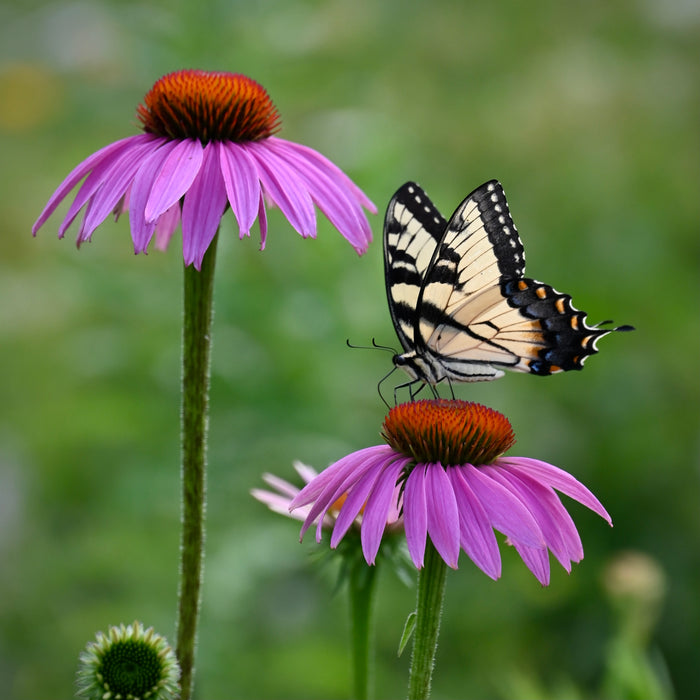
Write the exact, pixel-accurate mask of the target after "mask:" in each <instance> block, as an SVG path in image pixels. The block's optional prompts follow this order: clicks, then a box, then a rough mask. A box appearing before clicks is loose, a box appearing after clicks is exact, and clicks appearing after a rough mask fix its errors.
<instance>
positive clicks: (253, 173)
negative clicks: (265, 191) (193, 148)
mask: <svg viewBox="0 0 700 700" xmlns="http://www.w3.org/2000/svg"><path fill="white" fill-rule="evenodd" d="M219 156H220V158H221V174H222V175H223V178H224V186H225V187H226V196H227V197H228V201H229V204H230V205H231V210H232V211H233V214H234V216H235V217H236V221H238V230H239V237H240V238H243V236H248V235H250V229H251V227H252V225H253V223H254V222H255V218H256V217H257V215H258V204H259V202H260V180H259V179H258V171H257V169H256V167H255V162H254V161H253V159H252V158H251V157H250V156H249V155H248V153H247V152H246V150H245V148H243V146H241V145H239V144H237V143H224V144H222V148H221V150H220V151H219Z"/></svg>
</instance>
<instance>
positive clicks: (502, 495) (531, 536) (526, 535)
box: [455, 464, 545, 547]
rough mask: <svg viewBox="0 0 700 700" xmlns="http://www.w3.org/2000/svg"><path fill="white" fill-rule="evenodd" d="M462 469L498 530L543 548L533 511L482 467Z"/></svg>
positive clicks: (529, 544) (465, 478)
mask: <svg viewBox="0 0 700 700" xmlns="http://www.w3.org/2000/svg"><path fill="white" fill-rule="evenodd" d="M455 468H457V469H460V470H461V472H462V476H463V477H464V480H465V481H466V482H467V484H469V486H470V487H471V489H472V491H473V492H474V493H475V494H476V497H477V498H478V499H479V502H480V503H481V505H482V506H483V507H484V510H485V511H486V513H487V514H488V516H489V520H490V521H491V524H492V525H493V527H494V528H496V530H498V531H499V532H502V533H503V534H504V535H507V536H508V537H510V538H511V539H513V540H517V541H518V542H522V543H523V544H525V545H527V546H529V547H544V546H545V542H544V537H543V536H542V531H541V530H540V528H539V525H538V524H537V522H536V521H535V519H534V518H533V517H532V514H531V513H530V511H529V510H528V509H527V508H526V507H525V506H524V505H523V504H522V503H521V502H520V500H518V499H517V498H516V497H515V496H513V494H512V493H511V492H510V491H509V490H508V489H506V488H504V487H503V485H501V484H499V483H498V482H497V481H494V480H493V479H492V478H491V477H490V476H489V475H488V474H487V473H485V472H484V471H483V469H482V468H476V467H473V466H472V465H471V464H465V465H463V466H461V467H455Z"/></svg>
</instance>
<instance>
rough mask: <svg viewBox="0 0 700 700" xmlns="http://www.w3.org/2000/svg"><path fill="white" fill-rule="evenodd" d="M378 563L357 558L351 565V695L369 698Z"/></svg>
mask: <svg viewBox="0 0 700 700" xmlns="http://www.w3.org/2000/svg"><path fill="white" fill-rule="evenodd" d="M376 573H377V567H376V566H368V565H367V564H366V563H365V561H364V560H363V559H362V558H361V557H358V560H357V561H356V562H355V563H354V564H353V565H352V566H351V568H350V580H349V593H350V624H351V635H352V652H351V653H352V690H353V694H352V698H353V700H367V698H368V697H369V685H370V675H371V669H370V659H371V651H372V612H373V607H374V606H373V601H374V584H375V582H376V580H377V577H376Z"/></svg>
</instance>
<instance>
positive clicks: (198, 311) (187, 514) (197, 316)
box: [177, 234, 218, 700]
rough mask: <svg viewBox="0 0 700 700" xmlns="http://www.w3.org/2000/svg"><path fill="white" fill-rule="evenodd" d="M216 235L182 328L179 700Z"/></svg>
mask: <svg viewBox="0 0 700 700" xmlns="http://www.w3.org/2000/svg"><path fill="white" fill-rule="evenodd" d="M217 241H218V234H217V236H215V237H214V240H213V241H212V243H211V245H210V246H209V249H208V250H207V252H206V254H205V255H204V260H203V261H202V269H201V270H196V269H195V268H194V266H192V265H190V266H189V267H185V278H184V318H183V330H182V413H181V430H182V435H181V440H182V455H181V459H182V464H181V472H180V476H181V479H182V537H181V541H180V590H179V600H178V623H177V658H178V661H179V663H180V670H181V677H180V685H181V689H182V690H181V695H180V698H181V700H190V698H191V696H192V682H193V678H194V656H195V645H196V642H197V623H198V620H199V607H200V595H201V594H200V589H201V583H202V571H203V564H204V533H205V524H204V518H205V512H206V459H207V426H208V422H209V377H210V355H211V322H212V313H213V288H214V267H215V262H216V244H217Z"/></svg>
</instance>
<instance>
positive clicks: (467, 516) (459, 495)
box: [447, 469, 501, 580]
mask: <svg viewBox="0 0 700 700" xmlns="http://www.w3.org/2000/svg"><path fill="white" fill-rule="evenodd" d="M447 475H448V476H449V477H450V479H451V481H452V487H453V488H454V493H455V497H456V499H457V508H458V510H459V521H460V529H461V544H462V549H463V550H464V551H465V552H466V553H467V556H468V557H469V558H470V559H471V560H472V561H473V562H474V563H475V564H476V565H477V566H478V567H479V568H480V569H481V570H482V571H483V572H484V573H485V574H486V575H487V576H490V577H491V578H492V579H494V580H496V579H498V578H500V576H501V553H500V552H499V550H498V542H497V541H496V535H495V534H494V532H493V528H492V527H491V523H490V521H489V518H488V515H487V514H486V511H485V510H484V508H483V507H482V505H481V503H480V502H479V499H478V498H477V497H476V495H475V494H474V492H473V491H472V490H471V488H470V487H469V484H467V482H466V481H465V480H464V477H463V476H462V472H461V470H460V469H449V470H448V471H447Z"/></svg>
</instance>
